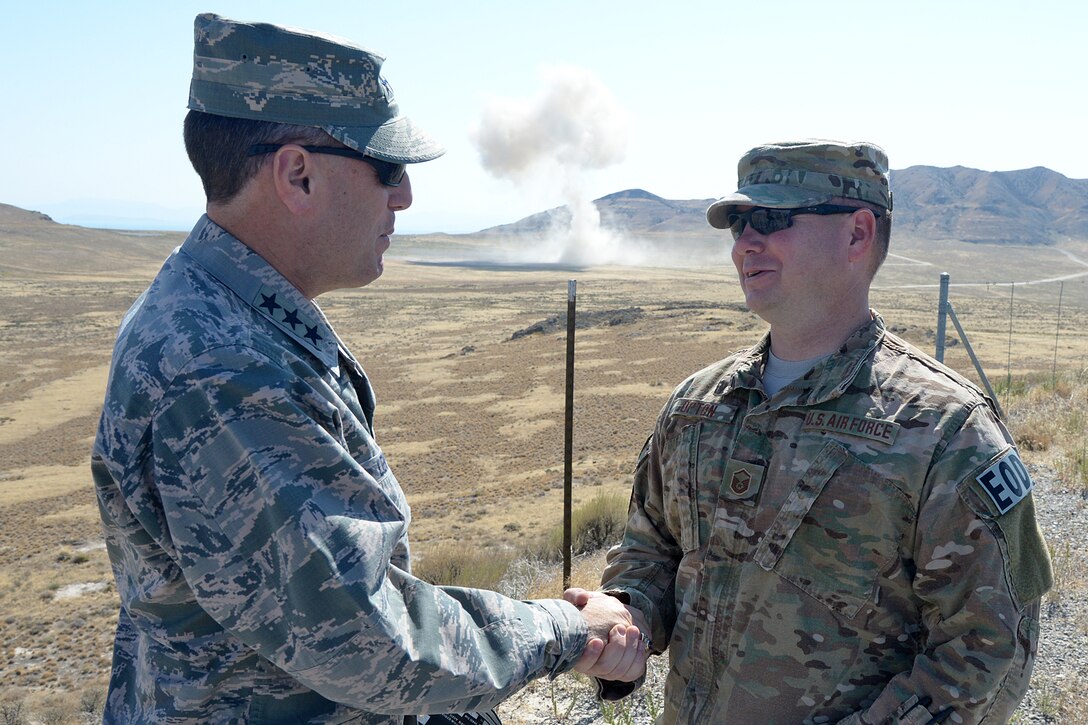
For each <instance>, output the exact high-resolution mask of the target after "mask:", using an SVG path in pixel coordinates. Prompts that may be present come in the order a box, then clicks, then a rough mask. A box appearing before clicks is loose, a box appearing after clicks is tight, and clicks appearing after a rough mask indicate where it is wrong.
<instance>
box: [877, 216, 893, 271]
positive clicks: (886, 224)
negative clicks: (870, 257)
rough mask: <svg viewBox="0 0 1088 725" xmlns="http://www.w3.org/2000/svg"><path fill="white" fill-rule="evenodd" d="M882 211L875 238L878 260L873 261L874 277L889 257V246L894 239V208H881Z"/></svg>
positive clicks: (878, 218)
mask: <svg viewBox="0 0 1088 725" xmlns="http://www.w3.org/2000/svg"><path fill="white" fill-rule="evenodd" d="M881 212H882V213H881V215H880V216H878V217H877V218H876V237H875V239H874V240H873V241H874V242H875V243H876V247H877V249H876V255H875V260H876V261H875V262H874V263H873V273H872V276H873V277H876V273H877V272H878V271H880V267H881V265H883V264H884V260H885V259H887V258H888V248H889V247H890V246H891V240H892V210H891V209H881Z"/></svg>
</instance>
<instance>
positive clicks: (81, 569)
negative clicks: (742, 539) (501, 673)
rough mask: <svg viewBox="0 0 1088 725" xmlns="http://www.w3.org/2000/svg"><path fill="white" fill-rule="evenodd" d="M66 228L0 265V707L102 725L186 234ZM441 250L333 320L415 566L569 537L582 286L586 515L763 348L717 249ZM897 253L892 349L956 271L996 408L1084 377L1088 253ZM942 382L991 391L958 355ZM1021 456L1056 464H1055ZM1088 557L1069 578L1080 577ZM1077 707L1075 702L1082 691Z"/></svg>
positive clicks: (402, 263) (929, 326) (577, 493)
mask: <svg viewBox="0 0 1088 725" xmlns="http://www.w3.org/2000/svg"><path fill="white" fill-rule="evenodd" d="M54 226H55V227H56V228H53V227H49V226H48V224H44V226H43V228H39V227H38V226H34V225H27V226H26V227H25V229H24V231H22V232H19V234H22V235H23V236H19V235H18V234H16V233H15V232H9V233H8V239H7V241H6V242H5V244H7V245H8V246H6V247H4V251H3V255H4V256H3V257H0V700H5V701H7V702H15V701H22V700H25V701H26V703H27V707H28V708H30V709H34V710H36V711H38V712H43V711H48V708H50V707H52V708H54V709H56V708H62V707H67V708H68V710H69V711H70V710H71V709H72V708H75V709H77V710H78V709H80V708H83V709H85V710H86V711H88V712H90V711H91V710H92V709H93V707H95V706H96V704H97V703H96V702H95V697H96V696H97V695H96V694H95V693H104V688H105V683H106V681H107V678H108V671H109V662H110V652H111V645H112V635H113V625H114V621H115V617H116V607H117V600H116V594H115V592H114V589H113V583H112V576H111V574H110V569H109V564H108V560H107V557H106V553H105V550H104V544H103V542H102V535H101V532H100V530H99V523H98V514H97V509H96V505H95V500H94V495H93V491H92V486H91V479H90V474H89V468H88V462H89V451H90V447H91V442H92V440H93V437H94V433H95V427H96V422H97V416H98V411H99V407H100V405H101V401H102V395H103V390H104V385H105V379H106V374H107V369H108V365H109V358H110V350H111V346H112V341H113V337H114V335H115V333H116V329H117V326H118V324H119V322H120V320H121V317H122V315H123V313H124V311H125V310H126V309H127V307H128V306H129V304H130V303H131V302H132V301H133V300H134V299H135V298H136V296H137V295H138V294H139V293H140V291H141V290H142V289H143V288H144V287H145V286H146V284H147V283H148V282H149V280H150V279H151V277H152V276H153V275H154V272H155V270H156V269H157V266H158V263H159V261H161V259H162V258H164V257H165V256H166V254H168V252H169V250H170V249H171V248H172V247H173V246H174V245H176V244H178V243H180V241H181V239H182V238H183V237H184V235H182V234H171V233H161V234H146V235H142V236H139V237H133V236H132V235H127V236H124V235H120V234H117V233H107V232H90V231H88V232H87V233H86V234H85V235H84V236H82V237H81V236H80V234H81V232H79V231H78V230H73V229H72V228H69V227H61V225H54ZM26 230H36V231H34V233H33V234H32V233H31V232H30V231H26ZM51 234H52V235H54V237H51V236H50V235H51ZM54 238H56V239H64V240H67V242H66V244H69V245H70V246H69V247H68V248H67V249H68V251H67V252H65V251H64V249H58V248H57V247H54V246H52V245H51V244H50V240H51V239H54ZM118 240H121V241H122V242H124V243H125V244H129V245H132V246H129V247H123V248H122V247H118V246H116V245H117V244H118ZM723 241H724V240H723ZM441 243H442V240H440V239H439V240H433V239H432V240H429V239H422V238H415V239H413V238H404V239H402V238H399V237H398V238H395V239H394V248H393V250H392V251H391V252H390V255H389V257H388V258H387V261H386V269H385V274H384V276H383V277H382V278H381V279H380V280H378V281H377V282H375V283H374V284H372V285H370V286H369V287H367V288H364V289H360V290H353V291H345V292H340V293H334V294H330V295H327V296H325V297H323V298H322V299H321V300H320V302H321V304H322V307H323V309H324V310H325V312H326V314H327V315H328V316H329V318H330V319H331V320H332V322H333V324H334V325H335V326H336V328H337V330H338V331H339V333H340V334H341V336H342V337H343V338H344V339H345V340H346V341H347V343H348V344H349V345H350V346H351V347H352V349H353V351H354V352H355V354H356V356H357V357H358V358H359V360H360V361H361V362H362V363H363V365H364V367H365V368H366V370H367V372H368V374H369V375H370V376H371V378H372V380H373V384H374V387H375V390H376V393H377V397H378V409H377V415H376V419H375V426H376V431H377V436H378V440H379V443H380V444H381V445H382V447H383V448H384V450H385V452H386V454H387V456H388V458H389V460H390V463H391V465H392V467H393V469H394V471H395V472H396V474H397V477H398V478H399V480H400V481H401V483H402V485H403V486H404V488H405V490H406V492H407V495H408V498H409V501H410V503H411V506H412V511H413V519H414V520H413V524H412V537H413V544H414V552H413V553H414V555H415V557H417V558H425V557H427V556H428V553H430V552H434V551H440V550H442V549H443V548H449V547H476V548H481V549H487V550H498V549H505V550H515V549H517V548H518V547H520V546H522V545H523V544H524V542H526V541H527V540H530V539H533V538H536V537H539V536H543V535H545V534H547V533H548V532H549V531H550V530H551V529H553V528H554V527H556V526H557V525H559V524H560V522H561V515H562V495H563V488H562V483H563V395H564V387H563V386H564V356H565V327H564V324H563V318H564V315H565V312H566V299H567V297H566V295H567V281H568V280H569V279H576V280H577V284H578V320H579V321H580V325H579V329H578V331H577V336H576V337H577V347H576V375H575V401H576V409H575V420H574V426H575V428H574V464H573V468H574V499H575V502H576V504H577V503H578V502H580V501H584V500H586V499H588V498H589V497H591V496H593V495H595V494H596V493H597V492H600V491H617V492H620V493H622V494H624V495H625V494H626V492H627V490H628V486H629V474H630V471H631V469H632V467H633V464H634V461H635V457H636V456H637V454H638V452H639V449H640V448H641V446H642V443H643V441H644V440H645V438H646V436H647V435H648V433H649V430H650V427H651V424H652V421H653V420H654V418H655V416H656V415H657V413H658V411H659V409H660V407H661V405H662V404H663V403H664V401H665V399H666V397H667V396H668V395H669V393H670V391H671V389H672V387H673V386H674V385H675V384H677V383H678V382H679V381H681V380H682V379H683V378H684V377H686V376H687V375H688V374H689V373H691V372H693V371H695V370H697V369H699V368H701V367H702V366H704V365H707V364H709V363H711V362H713V361H715V360H717V359H719V358H721V357H723V356H724V355H726V354H727V353H729V352H731V351H733V350H736V349H738V348H741V347H744V346H746V345H749V344H751V343H752V342H754V341H755V340H756V339H757V338H758V337H759V336H760V335H761V334H762V333H763V330H764V325H763V323H762V321H761V320H759V319H758V318H757V317H755V316H754V315H752V314H751V313H750V312H748V311H747V310H746V308H745V307H744V305H743V300H742V298H741V295H740V293H739V290H738V287H737V285H736V283H735V281H734V278H733V273H732V271H731V268H730V267H728V261H727V257H726V255H725V253H724V248H723V252H722V254H720V255H717V256H714V255H711V256H709V257H708V258H707V260H706V261H705V263H703V264H701V265H699V266H687V267H671V268H670V267H593V268H574V267H558V266H546V265H545V266H541V265H520V266H518V265H511V266H502V265H494V264H473V263H458V260H457V259H449V258H446V259H445V261H443V262H441V263H438V262H436V261H435V260H436V259H438V258H439V257H440V255H435V254H433V252H434V249H435V248H440V247H441ZM893 245H895V247H894V248H895V254H894V255H893V256H892V257H891V258H890V260H889V262H888V264H887V265H886V267H885V268H884V270H883V271H882V272H881V273H880V275H879V277H878V279H877V282H876V289H875V292H874V295H873V300H872V302H873V305H874V306H875V307H876V308H877V309H879V310H880V311H881V312H882V313H883V314H884V316H885V319H886V320H887V321H888V323H889V326H890V327H891V328H892V329H893V330H894V331H895V332H896V333H897V334H899V335H900V336H902V337H904V338H906V339H907V340H908V341H910V342H913V343H914V344H916V345H917V346H919V347H920V348H922V349H923V350H925V351H927V352H930V353H932V352H933V345H934V332H935V329H936V318H937V283H938V275H939V273H940V272H941V271H948V272H949V273H950V274H951V275H952V283H953V287H952V301H953V304H954V305H955V307H956V312H957V313H958V315H959V318H960V320H961V322H963V324H964V327H965V328H966V329H967V331H968V334H969V336H970V342H971V343H972V345H973V346H974V348H975V350H976V352H977V353H978V354H979V356H980V358H981V360H982V363H983V365H984V366H985V368H986V369H987V371H988V372H989V373H990V375H991V379H992V381H993V382H994V384H995V385H999V386H1002V387H1003V385H1004V383H1005V381H1006V378H1008V379H1009V380H1016V381H1020V380H1023V379H1025V378H1027V377H1029V376H1032V375H1035V376H1044V377H1045V376H1050V375H1052V374H1054V375H1056V374H1058V373H1061V374H1065V373H1066V372H1068V371H1079V372H1080V373H1083V371H1084V370H1085V367H1086V362H1088V333H1086V332H1085V330H1086V329H1088V285H1086V283H1085V280H1086V279H1088V277H1085V276H1082V275H1083V273H1085V272H1088V245H1086V244H1083V243H1074V242H1069V243H1068V244H1065V245H1061V246H1060V247H1057V246H1051V247H1044V248H1040V247H1015V246H1011V245H1008V246H1004V247H1001V248H999V249H995V248H990V247H984V246H981V245H970V244H960V243H954V242H947V241H945V242H940V241H924V240H894V241H893ZM464 249H471V245H468V246H464V248H463V249H462V250H461V251H462V252H463V251H464ZM73 250H74V251H73ZM449 256H450V255H447V257H449ZM454 256H456V255H454ZM1061 278H1065V279H1064V284H1062V283H1059V282H1057V281H1053V280H1058V279H1061ZM1046 280H1052V281H1049V282H1045V283H1044V281H1046ZM1009 281H1016V282H1017V284H1016V286H1015V287H1010V286H1008V285H1007V284H1003V283H1006V282H1009ZM1059 293H1060V294H1061V299H1060V309H1059ZM948 330H949V335H950V336H952V337H954V336H955V332H954V329H953V327H952V325H951V324H949V326H948ZM946 361H947V362H948V363H949V364H950V365H952V366H953V367H955V368H956V369H958V370H960V371H961V372H962V373H963V374H965V375H967V376H968V377H971V378H972V379H976V378H977V375H976V374H975V372H974V370H973V368H972V365H971V363H970V361H969V359H968V357H967V355H966V352H965V350H964V346H963V345H962V344H955V345H952V346H951V347H950V348H949V350H948V354H947V358H946ZM1026 455H1027V456H1029V462H1031V460H1032V459H1031V456H1032V455H1035V456H1036V462H1037V463H1039V464H1041V465H1053V463H1054V461H1053V460H1052V458H1051V457H1052V456H1053V455H1054V452H1053V451H1044V452H1041V453H1036V454H1033V453H1031V452H1030V451H1029V452H1027V453H1026ZM1082 485H1084V484H1082ZM1079 546H1080V544H1075V545H1074V547H1075V548H1074V549H1073V556H1074V557H1088V552H1085V551H1084V550H1083V549H1078V548H1076V547H1079ZM1081 560H1082V561H1083V559H1081ZM586 584H591V582H586ZM559 593H560V592H559V591H555V592H554V595H558V594H559ZM1081 626H1082V627H1083V624H1082V625H1081ZM1086 634H1088V632H1084V631H1081V632H1080V634H1079V636H1080V637H1081V639H1082V640H1083V639H1084V638H1085V635H1086ZM1066 684H1067V685H1068V686H1070V687H1073V688H1074V689H1076V688H1079V689H1081V690H1083V689H1085V685H1088V679H1083V678H1082V679H1080V681H1079V682H1067V683H1066ZM56 721H57V722H62V721H64V720H56Z"/></svg>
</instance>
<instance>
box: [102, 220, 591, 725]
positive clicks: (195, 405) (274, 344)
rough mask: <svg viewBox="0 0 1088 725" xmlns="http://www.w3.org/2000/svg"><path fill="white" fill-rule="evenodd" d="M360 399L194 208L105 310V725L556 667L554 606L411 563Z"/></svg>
mask: <svg viewBox="0 0 1088 725" xmlns="http://www.w3.org/2000/svg"><path fill="white" fill-rule="evenodd" d="M373 413H374V396H373V393H372V391H371V387H370V383H369V381H368V380H367V378H366V375H365V374H364V373H363V370H362V368H361V367H359V365H358V363H357V362H356V361H355V359H354V358H353V357H352V356H351V355H350V353H349V352H348V351H347V349H346V348H345V347H344V345H343V344H342V343H341V342H340V340H339V339H338V338H337V336H336V333H335V332H334V331H333V329H332V327H331V326H330V325H329V323H328V322H327V321H326V320H325V318H324V315H323V314H322V313H321V311H320V310H319V309H318V307H317V306H316V305H315V304H314V303H312V302H311V301H310V300H307V299H306V298H305V297H304V296H303V295H301V294H300V293H299V292H298V290H297V289H296V288H295V287H293V286H292V285H291V284H290V283H289V282H288V281H287V280H286V279H285V278H283V277H282V276H281V275H280V274H279V273H278V272H276V270H275V269H273V268H272V267H271V266H270V265H268V264H267V263H266V262H265V261H264V260H263V259H262V258H261V257H260V256H258V255H257V254H255V253H253V252H252V251H251V250H249V249H248V248H247V247H246V246H245V245H243V244H242V243H241V242H239V241H238V240H237V239H235V238H233V237H232V236H230V235H229V234H228V233H227V232H225V231H224V230H223V229H222V228H220V227H218V226H217V225H215V224H214V223H213V222H211V221H210V220H209V219H207V217H204V218H203V219H201V221H200V223H199V224H198V225H197V226H196V228H195V229H194V230H193V232H192V234H191V235H190V236H189V238H188V239H187V240H186V241H185V243H184V244H183V245H182V246H181V247H180V248H179V249H178V250H175V252H174V254H172V255H171V256H170V258H169V259H168V260H167V261H166V263H165V264H164V266H163V268H162V270H161V272H160V273H159V274H158V276H157V277H156V279H155V281H154V282H153V283H152V285H151V286H150V288H149V289H148V290H147V291H146V292H145V293H144V294H143V295H142V296H141V298H140V299H139V300H138V301H137V302H136V304H135V305H134V306H133V307H132V309H131V310H130V311H129V313H128V314H127V315H126V317H125V319H124V321H123V322H122V325H121V330H120V333H119V336H118V340H117V344H116V347H115V349H114V355H113V363H112V367H111V370H110V378H109V384H108V389H107V393H106V399H105V404H104V406H103V410H102V418H101V423H100V425H99V429H98V436H97V439H96V441H95V444H94V452H93V457H92V466H91V468H92V472H93V475H94V481H95V488H96V492H97V496H98V501H99V506H100V509H101V515H102V521H103V524H104V526H105V533H106V544H107V548H108V551H109V556H110V560H111V562H112V565H113V570H114V576H115V577H116V581H117V590H118V593H119V595H120V598H121V609H120V616H119V621H118V625H117V636H116V642H115V647H114V657H113V672H112V678H111V681H110V690H109V695H108V701H107V705H106V716H105V721H106V722H107V723H151V722H154V723H182V722H193V723H254V724H256V723H289V722H290V723H295V722H305V723H333V722H360V723H392V722H403V719H404V718H403V715H404V714H421V713H432V712H464V711H469V710H475V709H482V708H486V707H490V706H492V705H494V704H496V703H498V702H499V701H501V700H502V699H503V698H505V697H508V696H509V695H510V694H511V693H513V692H514V691H515V690H517V689H518V688H519V687H521V686H522V685H524V684H525V683H526V682H527V681H528V680H530V679H532V678H534V677H537V676H540V675H542V674H551V675H555V674H557V673H560V672H563V671H565V670H566V669H569V668H570V667H571V666H573V664H574V662H575V660H576V659H577V657H578V656H579V655H580V654H581V651H582V649H583V648H584V646H585V642H586V639H587V636H588V635H587V631H586V627H585V624H584V622H583V619H582V617H581V615H580V614H579V613H578V612H577V610H576V609H575V608H574V607H573V606H571V605H569V604H567V603H565V602H561V601H539V602H519V601H514V600H511V599H508V598H506V597H502V596H500V595H498V594H496V593H494V592H489V591H480V590H474V589H459V588H444V587H434V586H431V585H429V584H427V583H425V582H422V581H420V580H418V579H415V578H414V577H413V576H412V575H411V574H410V573H409V551H408V525H409V521H410V518H411V517H410V512H409V508H408V503H407V501H406V500H405V496H404V492H403V491H402V490H401V487H400V485H399V484H398V483H397V480H396V478H395V477H394V476H393V473H392V472H391V471H390V470H389V466H388V464H387V463H386V459H385V456H384V455H383V454H382V451H381V449H380V448H379V447H378V444H377V443H376V442H375V439H374V435H373V429H372V422H373ZM379 713H380V714H379Z"/></svg>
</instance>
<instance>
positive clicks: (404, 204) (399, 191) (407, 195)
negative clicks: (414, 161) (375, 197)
mask: <svg viewBox="0 0 1088 725" xmlns="http://www.w3.org/2000/svg"><path fill="white" fill-rule="evenodd" d="M411 205H412V180H411V179H410V178H408V172H407V171H405V172H404V176H403V177H401V180H400V185H399V186H390V187H389V208H390V209H392V210H393V211H403V210H404V209H407V208H408V207H410V206H411Z"/></svg>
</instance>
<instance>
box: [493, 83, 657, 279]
mask: <svg viewBox="0 0 1088 725" xmlns="http://www.w3.org/2000/svg"><path fill="white" fill-rule="evenodd" d="M541 76H542V80H543V81H544V89H543V91H542V92H541V93H539V94H538V95H537V96H536V97H535V98H529V99H496V100H493V101H492V102H491V103H489V104H488V106H487V107H486V108H485V109H484V112H483V115H482V117H481V120H480V122H479V124H478V125H477V127H476V128H475V129H474V130H473V132H472V140H473V142H474V143H475V144H476V147H477V149H478V150H479V152H480V158H481V161H482V162H483V165H484V168H485V169H487V171H488V172H490V173H491V174H492V175H493V176H495V177H497V178H501V179H508V180H510V181H512V182H514V183H515V184H517V185H518V187H519V188H521V189H522V190H523V191H525V192H527V193H532V194H533V195H534V197H539V196H544V195H554V194H556V193H558V194H559V195H560V197H561V199H562V200H563V202H564V203H565V204H566V206H567V208H568V209H569V211H570V214H571V216H570V225H569V227H566V226H563V227H562V228H555V229H552V230H551V231H550V233H549V234H548V238H547V239H546V240H545V242H544V243H543V244H539V243H538V244H534V245H529V246H528V247H527V248H525V249H523V250H522V254H521V255H520V256H521V257H522V260H521V261H533V262H550V263H554V262H559V263H564V264H609V263H623V264H637V263H639V261H640V260H639V259H633V258H632V254H633V251H632V250H631V249H630V246H629V245H627V244H625V243H624V240H623V239H622V237H621V236H620V235H619V234H618V233H616V232H613V231H610V230H608V229H604V228H602V227H601V219H600V214H599V213H598V211H597V208H596V206H594V204H593V202H592V201H591V200H590V199H589V198H588V196H587V195H586V194H585V192H584V190H583V186H582V182H583V180H584V177H585V174H586V172H588V171H592V170H596V169H603V168H606V167H608V166H611V165H613V164H615V163H618V162H620V161H622V160H623V159H624V156H625V155H626V152H627V133H628V115H627V112H626V110H625V109H624V108H623V107H622V106H621V105H620V104H619V102H618V101H617V100H616V98H615V96H613V95H612V93H611V91H609V90H608V88H607V87H606V86H605V85H604V84H603V83H601V81H600V80H599V79H598V78H596V76H594V75H593V74H591V73H590V72H589V71H587V70H584V69H581V68H576V67H573V66H559V67H552V68H546V69H544V70H542V71H541Z"/></svg>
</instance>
